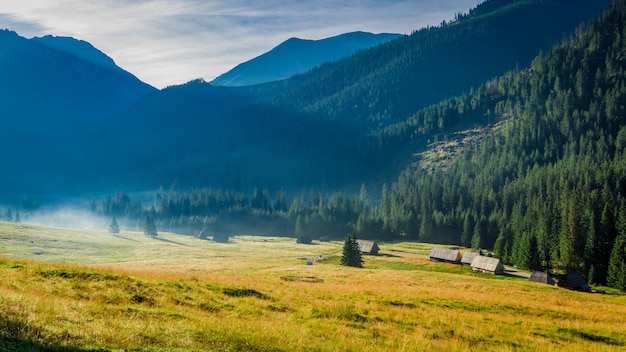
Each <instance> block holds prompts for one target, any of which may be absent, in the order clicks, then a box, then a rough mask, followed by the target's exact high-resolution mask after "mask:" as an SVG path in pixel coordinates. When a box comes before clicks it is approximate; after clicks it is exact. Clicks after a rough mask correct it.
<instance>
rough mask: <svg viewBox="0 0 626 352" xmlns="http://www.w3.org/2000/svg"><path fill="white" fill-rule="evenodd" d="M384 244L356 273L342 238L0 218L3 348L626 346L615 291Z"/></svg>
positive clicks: (620, 300)
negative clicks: (495, 272)
mask: <svg viewBox="0 0 626 352" xmlns="http://www.w3.org/2000/svg"><path fill="white" fill-rule="evenodd" d="M381 247H382V250H383V251H382V253H383V254H382V255H380V256H377V257H365V267H364V268H363V269H356V268H351V267H344V266H340V265H339V261H340V257H341V249H342V248H341V243H317V244H313V245H301V244H296V243H295V240H294V239H291V238H278V237H253V236H237V237H235V238H234V239H232V240H231V242H230V243H226V244H219V243H214V242H211V241H202V240H198V239H195V238H191V237H186V236H179V235H175V234H168V233H163V234H159V236H158V237H157V238H154V239H152V238H148V237H145V236H144V235H143V234H141V233H134V232H123V233H121V234H119V235H111V234H108V233H106V232H99V231H84V230H67V229H53V228H44V227H35V226H30V225H24V224H4V223H0V255H2V256H4V257H2V258H3V259H0V277H1V278H2V280H1V281H0V350H9V351H32V350H47V351H95V350H97V351H118V350H119V351H123V350H137V351H385V350H386V351H468V350H488V351H490V350H493V351H515V350H519V351H613V350H615V351H618V350H624V349H625V348H626V331H625V330H624V326H626V296H624V295H623V294H621V293H618V292H615V293H611V294H588V293H579V292H573V291H567V290H564V289H560V288H556V287H552V286H547V285H541V284H536V283H531V282H528V281H526V280H524V279H523V278H519V277H515V276H511V275H504V276H490V275H486V274H478V273H473V272H472V271H471V269H469V268H467V267H461V266H458V265H451V264H444V263H434V262H431V261H429V260H428V258H426V257H424V256H420V255H415V254H425V253H428V250H429V248H430V247H432V246H429V245H424V244H415V243H393V244H382V245H381ZM411 254H413V255H411ZM309 259H316V260H318V261H314V263H313V265H306V261H307V260H309Z"/></svg>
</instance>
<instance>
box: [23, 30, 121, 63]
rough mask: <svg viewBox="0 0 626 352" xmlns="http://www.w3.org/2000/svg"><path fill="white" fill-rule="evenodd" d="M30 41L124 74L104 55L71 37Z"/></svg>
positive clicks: (47, 37)
mask: <svg viewBox="0 0 626 352" xmlns="http://www.w3.org/2000/svg"><path fill="white" fill-rule="evenodd" d="M31 40H32V41H33V42H35V43H40V44H43V45H45V46H48V47H50V48H53V49H56V50H58V51H61V52H64V53H67V54H70V55H72V56H75V57H78V58H81V59H83V60H86V61H89V62H91V63H93V64H96V65H99V66H102V67H106V68H108V69H111V70H113V71H121V72H125V71H124V70H123V69H122V68H120V67H119V66H117V65H116V64H115V62H114V61H113V59H111V58H110V57H108V56H107V55H106V54H105V53H103V52H102V51H100V50H98V49H96V48H95V47H94V46H93V45H91V44H90V43H88V42H86V41H84V40H79V39H75V38H72V37H57V36H52V35H46V36H43V37H34V38H32V39H31Z"/></svg>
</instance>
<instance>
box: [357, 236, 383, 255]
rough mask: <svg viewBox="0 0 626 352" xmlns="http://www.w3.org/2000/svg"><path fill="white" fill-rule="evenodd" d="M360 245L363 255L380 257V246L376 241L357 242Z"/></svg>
mask: <svg viewBox="0 0 626 352" xmlns="http://www.w3.org/2000/svg"><path fill="white" fill-rule="evenodd" d="M356 242H357V243H358V244H359V248H360V249H361V253H363V254H369V255H378V250H379V249H380V248H378V244H377V243H376V242H374V241H368V240H356Z"/></svg>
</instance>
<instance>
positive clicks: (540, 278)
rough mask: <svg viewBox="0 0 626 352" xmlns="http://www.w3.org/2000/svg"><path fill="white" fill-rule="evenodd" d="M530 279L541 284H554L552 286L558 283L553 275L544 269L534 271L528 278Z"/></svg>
mask: <svg viewBox="0 0 626 352" xmlns="http://www.w3.org/2000/svg"><path fill="white" fill-rule="evenodd" d="M528 281H532V282H539V283H541V284H546V285H552V286H554V285H555V284H556V282H554V279H553V278H552V276H550V275H549V274H548V273H546V272H544V271H533V273H532V274H531V275H530V277H529V278H528Z"/></svg>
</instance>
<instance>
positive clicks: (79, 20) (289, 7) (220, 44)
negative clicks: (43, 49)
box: [0, 0, 482, 88]
mask: <svg viewBox="0 0 626 352" xmlns="http://www.w3.org/2000/svg"><path fill="white" fill-rule="evenodd" d="M480 2H482V1H481V0H343V1H331V0H315V1H297V0H266V1H249V0H246V1H244V0H3V1H1V2H0V29H2V28H7V29H10V30H13V31H15V32H17V33H18V34H19V35H21V36H23V37H26V38H32V37H34V36H44V35H48V34H51V35H55V36H69V37H74V38H76V39H81V40H85V41H88V42H89V43H91V44H92V45H93V46H95V47H96V48H98V49H100V50H101V51H103V52H104V53H106V54H107V55H108V56H110V57H111V58H112V59H113V60H115V62H116V63H117V65H119V66H121V67H122V68H124V69H125V70H127V71H129V72H131V73H132V74H134V75H135V76H137V77H138V78H139V79H141V80H142V81H144V82H146V83H149V84H151V85H153V86H155V87H157V88H164V87H167V86H171V85H176V84H182V83H185V82H188V81H190V80H192V79H197V78H202V79H205V80H207V81H211V80H212V79H214V78H215V77H217V76H219V75H220V74H222V73H225V72H227V71H228V70H230V69H232V68H233V67H235V66H236V65H238V64H240V63H242V62H245V61H248V60H250V59H252V58H254V57H256V56H258V55H261V54H263V53H265V52H267V51H269V50H271V49H272V48H273V47H275V46H277V45H278V44H280V43H282V42H283V41H285V40H287V39H289V38H292V37H297V38H302V39H323V38H328V37H332V36H335V35H339V34H343V33H347V32H353V31H365V32H372V33H400V34H410V33H411V32H412V31H413V30H417V29H420V28H423V27H425V26H427V25H431V26H433V25H438V24H439V23H441V21H442V20H450V19H452V18H454V14H455V13H458V12H467V11H469V9H471V8H473V7H475V6H476V5H477V4H478V3H480Z"/></svg>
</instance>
